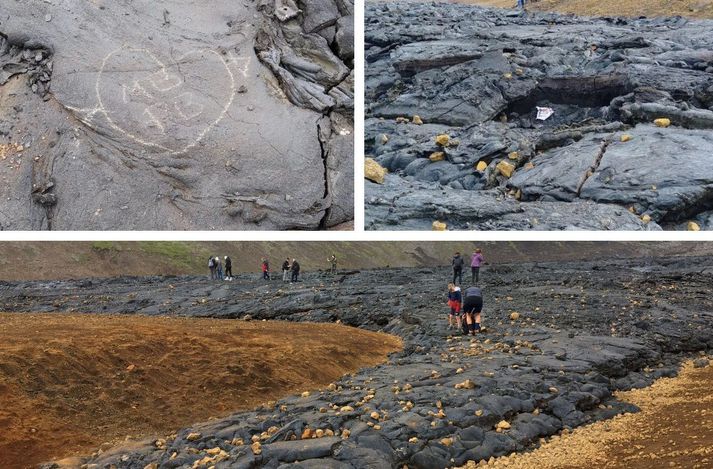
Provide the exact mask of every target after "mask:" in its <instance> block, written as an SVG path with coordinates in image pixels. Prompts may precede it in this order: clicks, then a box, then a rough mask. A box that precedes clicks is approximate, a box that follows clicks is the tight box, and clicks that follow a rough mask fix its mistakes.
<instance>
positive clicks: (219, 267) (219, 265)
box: [213, 256, 223, 280]
mask: <svg viewBox="0 0 713 469" xmlns="http://www.w3.org/2000/svg"><path fill="white" fill-rule="evenodd" d="M213 262H214V263H215V279H216V280H223V261H221V260H220V257H219V256H215V260H214V261H213Z"/></svg>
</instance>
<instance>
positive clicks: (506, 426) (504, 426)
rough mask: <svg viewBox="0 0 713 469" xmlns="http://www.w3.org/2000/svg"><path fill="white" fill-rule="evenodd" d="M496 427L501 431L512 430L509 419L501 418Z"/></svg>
mask: <svg viewBox="0 0 713 469" xmlns="http://www.w3.org/2000/svg"><path fill="white" fill-rule="evenodd" d="M495 428H496V429H498V430H501V431H502V430H510V422H508V421H507V420H501V421H500V422H498V424H497V425H496V426H495Z"/></svg>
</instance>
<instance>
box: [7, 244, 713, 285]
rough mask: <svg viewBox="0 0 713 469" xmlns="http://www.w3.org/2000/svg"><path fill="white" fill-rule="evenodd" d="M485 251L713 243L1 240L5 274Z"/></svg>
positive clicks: (407, 261) (550, 252)
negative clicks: (214, 259)
mask: <svg viewBox="0 0 713 469" xmlns="http://www.w3.org/2000/svg"><path fill="white" fill-rule="evenodd" d="M475 247H480V248H482V249H483V253H484V254H485V257H486V260H488V261H489V262H492V263H496V264H497V263H518V262H535V261H570V260H587V259H594V260H596V259H599V258H621V257H644V256H657V257H660V256H667V255H687V254H692V255H707V254H713V243H643V242H629V243H624V242H492V241H490V242H473V241H443V242H415V241H410V242H368V241H361V242H356V241H354V242H349V241H343V242H339V241H332V242H316V241H315V242H308V241H304V242H298V241H291V242H266V241H250V242H248V241H245V242H163V241H158V242H148V241H141V242H115V241H95V242H3V243H0V279H1V280H34V279H37V280H44V279H59V278H85V277H110V276H118V275H165V274H172V275H180V274H207V271H208V269H207V264H208V257H209V256H211V255H213V256H218V255H219V256H221V257H222V256H224V255H229V256H230V257H231V258H232V260H233V272H234V273H237V272H256V273H257V272H259V268H260V259H261V257H263V256H266V257H268V258H269V259H270V262H271V268H272V270H273V271H278V270H279V268H280V265H281V264H282V261H283V260H284V259H285V258H286V257H290V258H297V259H298V260H299V262H300V264H301V265H302V268H303V269H304V270H315V269H326V268H327V267H328V262H327V258H328V257H329V256H330V255H331V254H332V253H334V254H336V256H337V258H338V259H339V268H340V269H342V268H343V269H362V268H376V267H386V266H391V267H397V266H399V267H428V266H437V265H447V264H449V263H450V258H451V256H452V255H453V253H454V252H455V251H460V252H461V253H464V254H470V252H472V250H473V249H475Z"/></svg>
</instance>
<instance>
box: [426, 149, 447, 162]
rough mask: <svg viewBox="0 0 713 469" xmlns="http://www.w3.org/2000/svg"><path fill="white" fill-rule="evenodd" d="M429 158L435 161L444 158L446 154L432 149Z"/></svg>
mask: <svg viewBox="0 0 713 469" xmlns="http://www.w3.org/2000/svg"><path fill="white" fill-rule="evenodd" d="M428 159H429V160H431V161H433V162H435V161H443V160H445V159H446V154H445V153H444V152H442V151H434V152H433V153H431V155H430V156H429V157H428Z"/></svg>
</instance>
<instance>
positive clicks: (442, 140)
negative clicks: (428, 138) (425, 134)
mask: <svg viewBox="0 0 713 469" xmlns="http://www.w3.org/2000/svg"><path fill="white" fill-rule="evenodd" d="M450 139H451V138H450V137H449V136H448V135H446V134H441V135H437V136H436V143H437V144H439V145H440V146H442V147H445V146H446V145H448V141H449V140H450Z"/></svg>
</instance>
